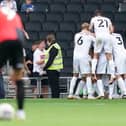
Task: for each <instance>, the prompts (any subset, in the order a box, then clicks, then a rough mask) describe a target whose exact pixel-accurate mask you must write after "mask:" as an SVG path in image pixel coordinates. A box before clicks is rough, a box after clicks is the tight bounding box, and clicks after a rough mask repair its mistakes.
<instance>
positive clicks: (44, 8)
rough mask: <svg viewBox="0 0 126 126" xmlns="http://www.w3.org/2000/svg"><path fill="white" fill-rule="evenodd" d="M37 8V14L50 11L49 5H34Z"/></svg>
mask: <svg viewBox="0 0 126 126" xmlns="http://www.w3.org/2000/svg"><path fill="white" fill-rule="evenodd" d="M34 6H35V11H36V12H48V11H49V6H48V3H40V2H39V3H37V2H36V3H34Z"/></svg>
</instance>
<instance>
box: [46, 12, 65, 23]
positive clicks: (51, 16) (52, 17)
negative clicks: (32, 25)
mask: <svg viewBox="0 0 126 126" xmlns="http://www.w3.org/2000/svg"><path fill="white" fill-rule="evenodd" d="M46 20H47V21H57V22H60V21H62V20H63V15H62V13H55V12H54V13H46Z"/></svg>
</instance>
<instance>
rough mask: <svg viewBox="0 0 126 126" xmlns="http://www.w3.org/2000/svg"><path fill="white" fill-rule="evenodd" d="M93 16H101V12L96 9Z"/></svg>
mask: <svg viewBox="0 0 126 126" xmlns="http://www.w3.org/2000/svg"><path fill="white" fill-rule="evenodd" d="M94 14H95V16H97V15H102V10H100V9H97V10H95V13H94Z"/></svg>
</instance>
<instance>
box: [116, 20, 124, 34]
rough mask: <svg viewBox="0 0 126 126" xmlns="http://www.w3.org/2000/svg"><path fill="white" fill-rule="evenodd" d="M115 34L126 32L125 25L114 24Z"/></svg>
mask: <svg viewBox="0 0 126 126" xmlns="http://www.w3.org/2000/svg"><path fill="white" fill-rule="evenodd" d="M115 30H116V32H121V31H126V23H125V22H124V23H120V22H115Z"/></svg>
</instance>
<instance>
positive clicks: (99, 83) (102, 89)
mask: <svg viewBox="0 0 126 126" xmlns="http://www.w3.org/2000/svg"><path fill="white" fill-rule="evenodd" d="M97 88H98V90H99V95H100V96H104V87H103V83H102V80H97Z"/></svg>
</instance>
